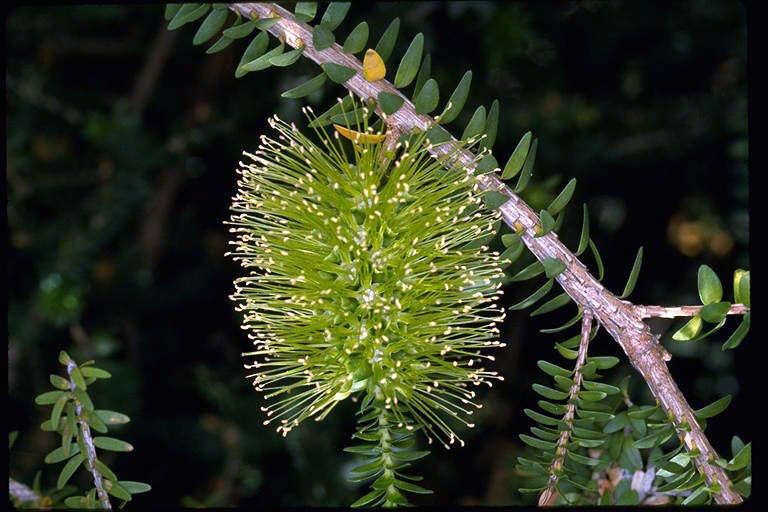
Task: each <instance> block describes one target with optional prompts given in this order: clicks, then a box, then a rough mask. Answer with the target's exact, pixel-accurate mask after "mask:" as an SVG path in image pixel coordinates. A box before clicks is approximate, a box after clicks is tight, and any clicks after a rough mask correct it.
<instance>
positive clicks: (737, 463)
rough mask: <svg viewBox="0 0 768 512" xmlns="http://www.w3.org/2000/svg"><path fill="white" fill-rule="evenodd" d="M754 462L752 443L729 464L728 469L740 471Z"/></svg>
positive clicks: (740, 451)
mask: <svg viewBox="0 0 768 512" xmlns="http://www.w3.org/2000/svg"><path fill="white" fill-rule="evenodd" d="M751 462H752V443H749V444H747V445H746V446H744V447H743V448H742V449H741V450H739V453H737V454H736V456H735V457H733V458H732V459H731V460H730V462H728V469H729V470H731V471H738V470H739V469H742V468H745V467H747V465H749V464H750V463H751Z"/></svg>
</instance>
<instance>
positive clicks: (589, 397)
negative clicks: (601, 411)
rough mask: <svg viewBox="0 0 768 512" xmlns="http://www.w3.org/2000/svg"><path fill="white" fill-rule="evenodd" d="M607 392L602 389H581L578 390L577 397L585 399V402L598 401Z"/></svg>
mask: <svg viewBox="0 0 768 512" xmlns="http://www.w3.org/2000/svg"><path fill="white" fill-rule="evenodd" d="M606 396H608V395H607V393H604V392H603V391H581V392H579V398H581V399H582V400H586V401H587V402H599V401H600V400H602V399H603V398H605V397H606Z"/></svg>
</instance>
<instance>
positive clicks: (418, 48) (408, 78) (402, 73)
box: [395, 32, 424, 88]
mask: <svg viewBox="0 0 768 512" xmlns="http://www.w3.org/2000/svg"><path fill="white" fill-rule="evenodd" d="M423 51H424V34H422V33H421V32H419V33H418V34H416V37H414V38H413V41H411V44H410V45H409V46H408V49H407V50H406V51H405V55H403V58H402V59H400V65H399V66H398V67H397V72H396V73H395V87H397V88H401V87H405V86H407V85H408V84H410V83H411V82H413V79H414V78H416V74H417V73H418V71H419V64H420V63H421V55H422V53H423Z"/></svg>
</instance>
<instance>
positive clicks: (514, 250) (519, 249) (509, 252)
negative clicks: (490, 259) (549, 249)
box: [499, 235, 525, 265]
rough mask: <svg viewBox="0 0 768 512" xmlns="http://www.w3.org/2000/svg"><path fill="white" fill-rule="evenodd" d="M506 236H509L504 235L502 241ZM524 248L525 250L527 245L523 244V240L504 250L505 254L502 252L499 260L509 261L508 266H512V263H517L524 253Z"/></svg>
mask: <svg viewBox="0 0 768 512" xmlns="http://www.w3.org/2000/svg"><path fill="white" fill-rule="evenodd" d="M505 236H507V235H502V236H501V237H502V239H503V238H504V237H505ZM514 236H516V235H514ZM524 248H525V245H524V244H523V242H522V240H521V241H520V242H519V243H517V244H513V245H510V246H509V247H507V248H506V249H505V250H504V252H502V253H501V254H500V255H499V260H500V261H504V260H507V259H508V260H509V263H507V265H511V264H512V263H514V262H515V261H517V258H519V257H520V255H521V254H522V253H523V249H524Z"/></svg>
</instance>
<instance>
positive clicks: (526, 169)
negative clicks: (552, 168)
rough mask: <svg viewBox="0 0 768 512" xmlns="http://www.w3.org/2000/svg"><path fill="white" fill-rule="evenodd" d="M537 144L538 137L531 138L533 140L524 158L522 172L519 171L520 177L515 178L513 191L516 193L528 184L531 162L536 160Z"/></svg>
mask: <svg viewBox="0 0 768 512" xmlns="http://www.w3.org/2000/svg"><path fill="white" fill-rule="evenodd" d="M538 146H539V139H533V142H532V143H531V149H530V150H529V151H528V156H527V157H526V158H525V163H524V164H523V169H522V172H520V177H519V178H517V185H516V186H515V192H517V193H518V194H519V193H520V192H522V191H523V190H525V188H526V187H527V186H528V182H530V181H531V176H532V175H533V164H534V163H535V162H536V149H537V148H538Z"/></svg>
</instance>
